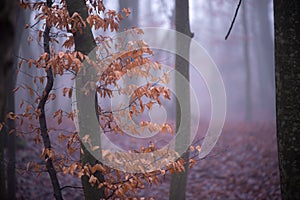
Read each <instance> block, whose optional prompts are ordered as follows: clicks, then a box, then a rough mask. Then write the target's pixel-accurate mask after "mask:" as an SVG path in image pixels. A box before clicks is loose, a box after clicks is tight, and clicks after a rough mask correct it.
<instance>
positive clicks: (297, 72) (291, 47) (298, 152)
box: [274, 0, 300, 200]
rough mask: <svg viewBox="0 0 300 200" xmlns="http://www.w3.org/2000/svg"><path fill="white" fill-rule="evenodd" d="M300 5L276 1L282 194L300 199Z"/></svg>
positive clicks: (276, 51) (276, 69)
mask: <svg viewBox="0 0 300 200" xmlns="http://www.w3.org/2000/svg"><path fill="white" fill-rule="evenodd" d="M299 12H300V1H298V0H291V1H283V0H274V19H275V77H276V116H277V141H278V155H279V169H280V179H281V194H282V199H283V200H292V199H300V159H299V158H300V131H299V130H300V114H299V110H300V104H299V102H300V67H299V65H300V51H299V45H300V38H299V37H300V33H299V29H300V27H299V17H300V16H299Z"/></svg>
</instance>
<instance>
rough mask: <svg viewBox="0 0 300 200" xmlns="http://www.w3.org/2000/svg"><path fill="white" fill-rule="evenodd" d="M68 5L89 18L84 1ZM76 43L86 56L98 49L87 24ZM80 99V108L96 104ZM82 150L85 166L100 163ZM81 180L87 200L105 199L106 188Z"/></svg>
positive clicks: (85, 178)
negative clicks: (88, 104)
mask: <svg viewBox="0 0 300 200" xmlns="http://www.w3.org/2000/svg"><path fill="white" fill-rule="evenodd" d="M66 3H67V9H68V12H69V15H70V16H72V15H73V13H74V12H77V13H78V14H79V15H80V16H81V17H82V18H83V19H84V20H85V19H86V18H87V17H88V10H87V7H86V4H85V1H84V0H79V1H76V2H74V1H72V0H66ZM74 42H75V51H80V52H81V53H83V54H85V55H88V54H89V53H90V52H91V51H92V50H93V49H94V48H95V47H96V42H95V40H94V37H93V33H92V31H91V27H90V26H89V24H87V26H86V28H84V29H83V33H82V34H80V33H79V32H77V33H75V34H74ZM87 70H88V69H87ZM85 78H86V77H82V79H81V80H77V79H76V82H77V81H87V80H84V79H85ZM88 78H89V77H88ZM76 85H77V84H76ZM77 95H81V94H77ZM80 99H81V100H82V101H80V102H77V104H78V105H79V107H85V106H84V105H86V104H87V103H95V99H94V98H93V99H90V98H88V97H86V96H85V95H81V97H80ZM80 104H82V105H81V106H80ZM92 113H95V110H87V109H85V110H80V113H79V121H81V118H82V117H95V116H94V115H93V114H92ZM82 121H83V120H82ZM85 121H88V119H87V118H85ZM87 129H88V127H87ZM99 134H100V133H99ZM98 139H99V140H98V141H96V143H97V145H99V146H100V144H101V141H100V135H99V138H98ZM81 149H82V152H81V154H80V159H81V163H82V164H83V165H85V164H88V163H89V164H91V165H92V166H93V165H94V164H96V163H100V162H99V161H98V160H97V159H96V158H95V157H94V156H93V155H92V154H91V153H90V152H89V150H88V149H86V147H85V146H84V145H83V144H81ZM100 149H101V148H100ZM94 176H95V177H97V178H98V180H99V182H104V176H103V175H102V174H101V173H100V172H96V173H95V174H94ZM81 180H82V185H83V188H84V196H85V199H86V200H94V199H101V198H105V194H104V188H100V189H99V188H98V185H95V186H91V184H90V183H89V177H88V176H86V175H83V176H82V179H81Z"/></svg>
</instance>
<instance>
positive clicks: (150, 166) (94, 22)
mask: <svg viewBox="0 0 300 200" xmlns="http://www.w3.org/2000/svg"><path fill="white" fill-rule="evenodd" d="M49 5H51V6H49ZM20 6H21V7H22V8H23V9H30V10H32V11H35V12H36V13H37V14H36V16H35V20H36V21H37V23H42V24H43V26H42V27H43V28H42V29H41V30H36V29H34V28H35V25H34V24H33V25H32V24H31V25H30V24H28V25H26V27H25V28H28V29H34V30H35V31H37V33H38V34H37V36H38V37H37V38H35V39H36V40H37V41H38V43H43V42H45V37H47V36H45V34H44V33H45V27H48V28H49V29H50V30H51V32H50V33H49V36H48V37H49V44H48V45H49V49H50V52H47V51H45V52H44V53H43V54H41V55H40V56H39V57H38V58H37V59H33V58H20V62H19V65H18V67H19V69H18V72H19V73H22V68H23V67H24V66H25V64H26V65H27V66H26V67H29V68H37V69H39V70H43V71H44V75H43V76H37V75H34V74H32V75H31V76H32V79H33V82H34V83H35V84H41V85H43V86H44V87H47V83H49V80H50V78H51V77H50V76H49V74H50V73H49V72H50V71H51V74H52V75H53V80H54V81H55V78H56V77H57V76H61V75H63V74H64V73H66V72H69V73H72V74H73V78H72V79H73V80H76V78H77V76H78V75H79V74H81V75H85V73H86V68H87V67H91V68H94V70H95V72H96V73H95V74H97V80H96V81H95V80H89V77H86V78H87V79H88V80H87V81H86V83H85V84H84V86H83V87H81V88H76V89H75V88H74V87H73V86H70V87H64V88H63V93H62V95H63V96H65V97H68V98H70V102H71V99H72V98H74V96H76V93H81V94H83V95H88V94H90V93H96V94H97V95H98V100H99V102H98V104H97V109H96V110H95V112H96V113H97V115H98V120H99V126H100V127H101V129H102V132H103V134H118V135H119V137H122V135H123V134H124V132H126V131H130V132H131V133H132V134H137V135H138V134H139V131H140V130H146V129H147V130H148V131H150V132H161V133H164V134H173V135H174V134H175V130H174V127H172V126H171V125H170V124H168V123H162V124H158V123H152V122H151V121H147V120H141V121H139V123H138V128H136V126H131V125H127V124H126V123H124V124H122V123H116V121H118V120H119V118H122V117H125V116H126V117H128V118H129V119H132V118H133V117H134V116H138V115H141V114H143V113H145V112H149V111H150V110H151V109H152V106H153V105H155V104H157V105H162V99H166V100H170V99H171V94H170V90H169V89H168V88H166V87H164V86H161V85H160V83H162V82H164V83H168V82H169V81H170V80H169V76H168V72H164V73H163V76H162V77H156V76H155V75H153V74H152V73H151V72H150V71H151V70H154V71H159V70H162V69H161V64H160V63H158V62H154V61H152V59H151V56H152V55H153V51H152V50H151V48H150V47H149V46H148V45H147V43H146V42H147V41H141V40H136V41H126V37H125V38H123V39H122V40H119V39H120V38H117V39H116V38H112V37H108V36H104V35H98V36H96V37H95V41H96V43H97V46H96V50H95V52H98V54H97V53H96V56H95V57H96V58H91V56H90V55H85V54H83V53H82V52H79V51H74V34H82V32H83V28H86V27H87V24H88V25H89V27H92V28H94V29H95V30H102V31H104V32H105V31H111V32H118V31H119V22H120V21H121V20H122V19H124V18H125V17H128V16H129V15H130V10H129V9H127V8H124V9H123V10H121V11H120V12H117V11H114V10H109V9H106V7H105V5H104V4H103V1H101V0H88V1H87V2H86V6H87V7H88V14H89V15H88V17H87V18H86V19H83V18H82V17H81V16H80V15H79V14H78V13H76V12H75V13H74V14H73V15H72V16H70V15H69V13H68V10H67V7H66V3H65V1H63V0H62V1H61V2H60V3H51V4H49V0H48V1H47V2H44V1H40V2H36V3H31V2H26V1H23V0H22V1H21V2H20ZM126 34H133V35H134V34H136V35H139V34H143V30H141V29H137V28H134V29H132V30H129V31H127V33H125V34H124V35H123V36H126ZM58 38H63V40H61V39H58ZM55 43H56V44H59V45H60V47H61V48H60V49H55V48H54V47H53V44H55ZM44 45H45V44H44ZM114 45H115V46H114ZM118 45H119V46H118ZM99 52H100V53H99ZM105 66H106V67H105ZM125 75H126V76H128V77H134V76H136V77H145V78H148V79H149V82H148V83H147V84H145V85H143V86H137V85H135V84H127V85H126V84H125V85H126V86H125V87H124V85H119V84H118V83H119V82H120V80H122V79H123V78H124V76H125ZM53 89H54V88H52V87H51V88H50V92H49V94H48V95H47V96H46V99H45V101H46V103H48V102H51V101H54V100H55V99H56V98H57V94H56V93H55V92H53ZM19 90H23V91H28V93H29V94H30V96H32V97H35V101H34V104H29V103H28V102H26V101H22V102H21V104H20V105H19V107H20V108H22V109H24V112H23V113H12V112H10V113H8V114H7V116H6V119H7V120H16V121H17V123H18V124H19V126H17V127H22V125H23V123H24V121H29V122H30V121H36V120H38V119H39V118H40V116H41V113H42V112H43V110H42V109H43V108H41V107H39V106H38V105H40V102H41V100H42V99H43V98H44V97H45V91H46V90H44V91H43V92H41V91H37V90H35V89H34V88H32V87H31V86H30V85H29V84H24V85H18V86H17V87H16V88H15V89H14V92H15V94H17V93H18V91H19ZM118 94H123V95H124V94H126V95H128V96H130V101H129V104H128V105H120V106H119V109H118V110H111V109H110V108H107V107H105V106H101V99H105V98H106V99H107V98H113V97H115V95H118ZM95 103H96V102H95ZM79 114H80V113H79ZM52 118H53V119H55V120H56V121H57V124H58V125H59V124H63V123H64V120H65V119H67V118H68V119H69V120H72V121H74V123H75V121H76V119H77V118H78V111H77V110H72V111H71V112H66V111H64V110H63V108H60V109H58V110H56V111H55V112H54V113H53V116H52ZM119 121H120V120H119ZM3 126H5V122H3V123H0V129H2V127H3ZM29 130H30V132H31V133H32V134H35V136H34V141H35V142H36V143H43V144H46V143H47V141H45V139H46V137H44V136H43V133H42V132H43V127H41V126H40V125H37V124H36V123H29ZM53 130H54V131H55V128H49V129H48V130H46V132H45V133H46V134H48V133H49V132H50V131H53ZM10 133H12V134H16V135H18V136H26V134H25V133H24V132H23V131H22V130H21V129H18V128H17V129H16V130H11V131H10ZM41 136H42V137H41ZM48 139H49V137H48ZM56 139H57V140H58V141H59V142H61V143H65V144H66V145H65V149H66V152H67V154H68V155H65V154H63V153H59V152H56V150H55V149H54V148H52V147H51V146H45V145H44V148H43V149H41V156H40V158H41V159H44V160H45V162H44V163H43V164H38V163H36V162H32V161H29V162H28V163H27V165H26V169H25V171H36V172H39V173H43V172H47V171H48V173H49V168H47V162H48V161H49V160H51V163H53V167H54V170H55V172H63V173H64V174H71V175H74V176H77V177H78V178H81V177H82V176H83V175H86V176H88V177H89V183H90V184H91V185H92V186H97V187H98V188H105V198H107V199H108V198H112V197H120V198H124V199H126V198H129V197H130V196H134V195H135V194H136V192H137V190H139V189H143V188H144V187H145V185H146V184H153V185H158V184H159V183H161V182H162V181H163V179H164V176H166V174H167V173H169V174H171V173H180V172H182V171H184V170H185V167H184V165H185V163H187V162H189V165H190V167H192V166H193V165H194V164H195V160H194V158H195V157H196V155H197V154H198V152H199V151H200V149H201V148H200V146H197V147H194V146H191V147H190V148H189V149H188V150H187V151H189V153H190V157H191V158H190V159H189V160H184V159H182V158H180V157H179V156H180V155H177V152H175V151H174V150H172V149H168V148H162V149H157V147H156V146H155V144H154V143H153V142H151V141H149V145H148V146H141V147H140V148H139V149H132V150H129V151H128V152H121V153H120V152H111V151H110V150H109V149H105V148H103V149H102V148H101V147H100V146H93V145H92V143H91V137H90V136H89V134H84V137H80V134H79V133H78V131H77V130H76V131H74V132H72V133H68V132H63V131H61V132H60V133H59V134H58V135H57V136H56ZM49 140H50V139H49ZM48 142H50V141H48ZM80 144H85V145H87V146H88V147H89V148H90V149H91V150H92V151H99V150H100V151H101V153H102V157H103V159H104V160H106V161H107V163H101V162H99V163H97V164H94V165H91V164H89V163H88V164H84V165H83V164H82V163H81V162H80V160H78V161H74V160H70V159H69V155H73V154H76V153H79V152H80V150H81V147H80ZM49 147H50V148H49ZM154 152H155V156H156V158H155V159H154V156H153V155H154ZM175 157H176V158H177V159H175V160H174V158H175ZM118 165H123V168H122V170H121V169H120V168H119V167H118ZM114 166H116V167H115V168H114ZM97 171H98V172H101V174H103V175H104V177H105V180H104V181H100V180H98V178H97V177H96V176H95V173H96V172H97Z"/></svg>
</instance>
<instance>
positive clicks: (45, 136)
mask: <svg viewBox="0 0 300 200" xmlns="http://www.w3.org/2000/svg"><path fill="white" fill-rule="evenodd" d="M47 6H48V7H51V6H52V0H47ZM50 28H51V27H48V26H47V25H46V27H45V30H44V35H43V38H44V52H45V53H48V54H49V56H50V42H49V40H50V36H49V34H50ZM46 73H47V83H46V86H45V88H44V90H43V93H42V96H41V100H40V102H39V104H38V110H40V115H39V124H40V128H41V136H42V139H43V144H44V148H45V149H46V150H51V148H52V147H51V141H50V138H49V135H48V128H47V120H46V113H45V104H46V102H47V99H48V96H49V93H50V91H51V90H52V88H53V82H54V77H53V72H52V67H50V68H49V69H48V70H47V71H46ZM45 162H46V169H47V172H48V174H49V176H50V179H51V183H52V187H53V192H54V197H55V199H57V200H59V199H63V197H62V194H61V189H60V185H59V181H58V178H57V175H56V170H55V168H54V166H53V162H52V158H51V157H49V155H48V154H46V155H45Z"/></svg>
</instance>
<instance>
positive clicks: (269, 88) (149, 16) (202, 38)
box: [14, 0, 280, 199]
mask: <svg viewBox="0 0 300 200" xmlns="http://www.w3.org/2000/svg"><path fill="white" fill-rule="evenodd" d="M104 4H105V6H106V7H107V8H109V9H115V10H120V9H122V8H124V7H129V8H130V9H131V11H132V13H131V15H130V16H129V18H128V19H125V20H124V21H123V22H121V24H120V27H121V29H124V28H131V27H132V26H135V27H139V28H143V27H162V28H168V29H174V24H175V22H174V17H175V15H174V9H175V8H174V5H175V3H174V1H172V0H151V1H150V0H110V1H108V0H104ZM236 6H237V2H236V1H225V0H190V6H189V9H190V26H191V31H192V32H193V33H194V38H193V39H194V40H196V41H197V42H198V43H199V44H201V45H202V46H203V47H204V48H205V49H206V50H207V52H208V54H209V55H210V56H211V58H212V59H213V61H214V62H215V64H216V65H217V67H218V69H219V70H220V73H221V75H222V78H223V81H224V85H225V89H226V96H227V115H226V121H225V125H224V129H223V132H222V135H221V137H220V139H219V141H218V144H217V146H216V147H215V149H214V150H213V152H212V153H211V154H210V155H209V156H208V157H207V158H206V159H204V160H201V161H199V162H197V163H196V164H195V166H194V167H193V169H191V170H190V171H189V174H188V182H187V188H186V198H187V199H280V183H279V170H278V156H277V142H276V129H275V128H276V122H275V115H276V112H275V78H274V77H275V75H274V72H275V69H274V34H273V32H274V25H273V24H274V19H273V2H272V0H251V1H250V0H249V1H243V3H242V5H241V7H240V10H239V13H238V16H237V19H236V21H235V24H234V27H233V29H232V32H231V34H230V36H229V38H228V39H227V40H225V39H224V37H225V35H226V33H227V31H228V28H229V26H230V23H231V21H232V18H233V14H234V12H235V9H236ZM35 14H36V13H34V12H30V11H29V10H21V9H18V14H17V27H18V28H17V29H16V31H17V33H16V34H17V35H18V36H19V37H18V38H17V39H18V40H19V42H20V45H19V47H18V48H17V49H18V50H16V51H15V52H16V54H17V55H16V57H17V58H37V57H38V56H39V55H40V54H41V53H42V52H43V51H44V50H43V47H42V46H41V45H39V44H38V43H37V42H36V41H35V40H32V38H35V37H37V35H38V32H36V31H35V28H32V29H31V28H29V29H24V28H23V27H25V24H26V23H28V22H30V23H29V24H35V19H34V16H35ZM38 26H39V24H38ZM100 31H101V30H100ZM103 34H108V35H109V34H111V35H113V33H103ZM166 37H167V36H166ZM29 40H31V42H30V44H29ZM57 48H58V47H57ZM193 53H197V52H191V54H193ZM174 58H175V57H174V55H170V54H168V53H166V52H162V53H159V52H158V53H157V54H156V55H155V59H156V60H158V61H160V62H164V63H166V64H168V65H171V66H172V65H174V62H175V60H174ZM39 73H41V72H40V71H37V70H36V69H35V68H31V69H27V71H25V72H24V73H19V74H18V76H17V80H16V85H22V84H27V85H29V86H30V87H32V88H36V90H37V91H39V90H40V89H41V88H38V87H39V86H38V85H36V84H34V82H33V79H32V77H31V76H30V74H35V75H42V74H39ZM213 78H214V77H211V79H209V80H208V81H209V82H210V84H213V82H214V79H213ZM190 80H191V87H192V88H193V89H194V91H195V92H196V96H197V98H198V102H199V106H200V111H201V113H200V115H201V120H200V122H199V132H198V133H197V134H198V135H199V138H200V137H201V136H202V135H203V133H205V131H206V130H207V128H208V124H209V120H210V117H211V109H212V108H211V105H210V97H209V93H208V90H207V87H206V85H205V82H204V80H203V79H202V77H201V76H200V75H199V74H197V73H195V69H194V68H193V66H190ZM72 83H73V82H72V80H71V74H64V75H63V76H58V77H57V78H56V79H55V85H54V88H56V90H55V91H54V92H55V94H56V99H55V101H54V102H53V103H51V104H48V105H47V106H46V113H48V114H49V116H52V115H53V113H54V111H56V110H57V109H59V108H61V107H63V109H64V110H71V109H72V108H71V104H70V99H69V98H66V97H64V96H63V88H64V87H67V86H70V85H72ZM24 99H26V102H29V103H30V102H34V98H33V97H32V96H31V95H30V94H29V93H28V91H27V90H24V91H22V90H20V91H18V95H16V97H15V103H14V105H15V109H16V113H19V112H23V111H24V108H22V109H23V110H22V109H20V107H19V104H20V103H21V101H22V100H24ZM167 110H168V121H170V122H171V123H173V124H174V121H175V111H174V110H175V107H174V102H171V103H168V104H167ZM192 114H193V113H192ZM156 117H157V118H158V120H159V117H161V116H156ZM192 119H193V118H192ZM53 121H54V120H53ZM51 123H54V122H51V119H50V120H49V124H51ZM23 126H24V127H25V128H24V129H23V131H24V132H26V131H28V130H26V123H25V125H23ZM57 128H58V129H59V130H63V129H64V130H67V131H70V132H71V131H72V130H74V128H75V127H74V125H73V124H72V123H71V122H70V121H64V122H63V123H62V124H61V125H60V126H59V127H57ZM50 137H51V136H50ZM29 138H30V139H28V138H26V139H25V138H22V137H18V138H17V140H16V141H17V142H16V190H15V192H16V197H17V199H53V195H52V193H53V191H52V187H51V182H50V179H49V177H48V175H47V174H46V173H41V174H37V173H34V172H24V170H23V169H24V168H26V163H28V162H29V161H35V162H37V163H40V162H42V161H41V159H40V153H41V152H40V149H38V148H37V145H35V144H34V138H33V136H32V135H29ZM53 146H54V147H55V148H57V149H60V148H61V149H62V147H61V144H60V143H59V142H58V141H55V140H54V141H53ZM58 177H59V179H60V181H61V185H62V186H64V185H73V186H78V187H80V186H81V181H80V179H78V178H76V177H73V176H70V175H63V174H61V173H58ZM170 179H171V177H170V176H166V178H165V179H164V181H163V182H162V183H161V184H159V185H158V186H156V185H152V186H147V187H146V188H145V189H143V190H140V191H139V192H138V194H136V196H137V197H146V198H150V197H153V198H154V199H168V198H169V197H168V194H169V187H170V186H169V185H170ZM63 195H64V197H65V199H82V198H83V191H82V190H81V189H76V188H71V187H70V188H65V189H64V190H63Z"/></svg>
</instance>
